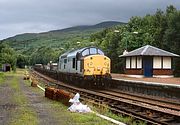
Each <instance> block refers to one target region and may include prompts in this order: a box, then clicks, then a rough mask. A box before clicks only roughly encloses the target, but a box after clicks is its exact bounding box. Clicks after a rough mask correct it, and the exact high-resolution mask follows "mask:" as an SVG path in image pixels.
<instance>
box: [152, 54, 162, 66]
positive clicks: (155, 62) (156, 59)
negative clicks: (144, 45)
mask: <svg viewBox="0 0 180 125" xmlns="http://www.w3.org/2000/svg"><path fill="white" fill-rule="evenodd" d="M153 68H154V69H161V68H162V62H161V57H153Z"/></svg>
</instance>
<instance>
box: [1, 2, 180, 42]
mask: <svg viewBox="0 0 180 125" xmlns="http://www.w3.org/2000/svg"><path fill="white" fill-rule="evenodd" d="M170 4H171V5H174V6H175V7H176V8H177V9H180V0H0V39H4V38H7V37H11V36H14V35H17V34H21V33H30V32H36V33H37V32H45V31H49V30H55V29H62V28H66V27H70V26H77V25H91V24H96V23H100V22H102V21H112V20H113V21H121V22H128V20H129V19H130V17H132V16H144V15H146V14H148V13H149V14H153V13H155V12H156V10H157V8H159V9H162V10H165V9H166V7H167V6H168V5H170Z"/></svg>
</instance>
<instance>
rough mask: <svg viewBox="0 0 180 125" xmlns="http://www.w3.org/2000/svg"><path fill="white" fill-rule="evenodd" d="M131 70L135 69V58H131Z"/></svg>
mask: <svg viewBox="0 0 180 125" xmlns="http://www.w3.org/2000/svg"><path fill="white" fill-rule="evenodd" d="M131 68H132V69H135V68H136V57H132V58H131Z"/></svg>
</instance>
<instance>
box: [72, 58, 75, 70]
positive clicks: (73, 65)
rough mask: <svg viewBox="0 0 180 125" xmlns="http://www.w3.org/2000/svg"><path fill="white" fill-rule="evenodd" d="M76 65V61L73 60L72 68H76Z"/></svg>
mask: <svg viewBox="0 0 180 125" xmlns="http://www.w3.org/2000/svg"><path fill="white" fill-rule="evenodd" d="M75 65H76V59H75V58H73V63H72V67H73V68H75Z"/></svg>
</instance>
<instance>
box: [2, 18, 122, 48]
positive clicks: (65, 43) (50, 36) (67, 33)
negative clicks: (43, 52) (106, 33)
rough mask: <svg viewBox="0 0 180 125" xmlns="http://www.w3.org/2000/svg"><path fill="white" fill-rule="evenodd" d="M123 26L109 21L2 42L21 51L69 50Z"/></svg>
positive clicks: (18, 36)
mask: <svg viewBox="0 0 180 125" xmlns="http://www.w3.org/2000/svg"><path fill="white" fill-rule="evenodd" d="M121 24H125V23H122V22H115V21H107V22H102V23H99V24H96V25H84V26H75V27H70V28H65V29H61V30H53V31H49V32H43V33H25V34H20V35H16V36H14V37H10V38H7V39H4V40H2V41H3V42H6V43H8V44H9V45H10V46H11V47H13V48H14V49H15V50H19V51H25V50H28V49H31V50H32V49H35V48H38V47H41V46H50V47H53V48H65V49H69V48H71V47H73V46H76V45H75V44H76V43H77V42H78V41H84V43H86V42H87V41H88V38H89V36H90V35H91V34H92V33H96V32H99V31H102V30H103V29H105V28H109V27H113V26H116V25H121Z"/></svg>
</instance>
